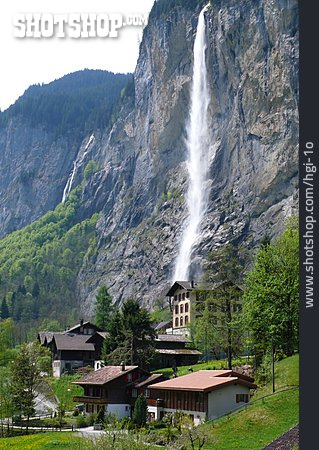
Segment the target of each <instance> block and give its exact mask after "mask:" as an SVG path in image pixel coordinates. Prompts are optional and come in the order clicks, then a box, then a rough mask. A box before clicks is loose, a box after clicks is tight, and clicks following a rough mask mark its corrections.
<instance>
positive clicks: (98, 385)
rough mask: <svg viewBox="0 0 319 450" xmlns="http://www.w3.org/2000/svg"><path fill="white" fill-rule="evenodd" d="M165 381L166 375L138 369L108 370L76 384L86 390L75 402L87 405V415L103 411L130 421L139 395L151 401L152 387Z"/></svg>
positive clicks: (128, 367)
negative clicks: (149, 398) (150, 390)
mask: <svg viewBox="0 0 319 450" xmlns="http://www.w3.org/2000/svg"><path fill="white" fill-rule="evenodd" d="M162 380H164V377H163V375H161V374H153V375H151V374H150V373H149V372H147V371H146V370H144V369H141V368H139V367H138V366H125V364H122V365H121V366H105V367H103V368H102V369H99V370H96V371H95V372H92V373H90V374H88V375H86V376H84V377H83V378H81V379H79V380H76V381H74V382H73V383H74V384H77V385H79V386H81V387H83V389H84V393H83V395H81V396H79V395H78V396H75V397H74V398H73V400H74V401H75V402H81V403H84V411H85V412H86V413H91V412H94V413H97V412H99V411H100V409H104V411H105V413H111V414H115V415H116V416H117V417H118V418H123V417H130V416H131V413H132V409H133V407H134V403H135V401H136V398H137V397H138V395H140V394H143V395H145V396H146V397H149V391H148V386H149V384H154V383H156V382H158V381H162Z"/></svg>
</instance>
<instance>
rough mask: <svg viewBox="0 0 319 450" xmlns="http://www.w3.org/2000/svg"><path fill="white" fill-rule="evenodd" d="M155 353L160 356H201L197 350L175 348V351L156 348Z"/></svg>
mask: <svg viewBox="0 0 319 450" xmlns="http://www.w3.org/2000/svg"><path fill="white" fill-rule="evenodd" d="M155 352H156V353H159V354H161V355H202V353H201V352H199V351H198V350H192V349H190V348H177V349H170V348H169V349H167V348H156V349H155Z"/></svg>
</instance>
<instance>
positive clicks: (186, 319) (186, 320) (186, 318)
mask: <svg viewBox="0 0 319 450" xmlns="http://www.w3.org/2000/svg"><path fill="white" fill-rule="evenodd" d="M187 323H188V316H185V325H186V324H187Z"/></svg>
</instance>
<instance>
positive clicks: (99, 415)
mask: <svg viewBox="0 0 319 450" xmlns="http://www.w3.org/2000/svg"><path fill="white" fill-rule="evenodd" d="M104 419H105V411H104V408H102V409H100V411H99V412H98V413H97V416H96V422H97V423H103V422H104Z"/></svg>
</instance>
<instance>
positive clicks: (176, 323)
mask: <svg viewBox="0 0 319 450" xmlns="http://www.w3.org/2000/svg"><path fill="white" fill-rule="evenodd" d="M175 327H178V317H176V319H175Z"/></svg>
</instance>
